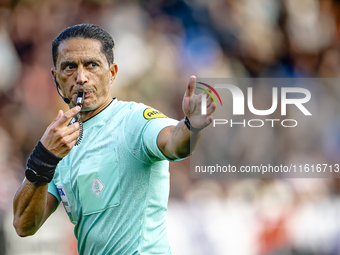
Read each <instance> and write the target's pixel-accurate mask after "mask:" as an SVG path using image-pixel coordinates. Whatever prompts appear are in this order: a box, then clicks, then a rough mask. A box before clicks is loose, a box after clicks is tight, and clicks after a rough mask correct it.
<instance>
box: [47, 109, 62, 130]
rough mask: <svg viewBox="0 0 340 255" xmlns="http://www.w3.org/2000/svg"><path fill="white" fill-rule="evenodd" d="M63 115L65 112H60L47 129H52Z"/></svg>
mask: <svg viewBox="0 0 340 255" xmlns="http://www.w3.org/2000/svg"><path fill="white" fill-rule="evenodd" d="M63 114H64V112H63V110H59V112H58V115H57V117H55V118H54V120H53V121H52V123H51V124H50V125H49V126H48V127H47V129H49V128H50V127H52V126H53V124H54V123H56V122H57V121H58V120H59V119H60V118H61V116H63Z"/></svg>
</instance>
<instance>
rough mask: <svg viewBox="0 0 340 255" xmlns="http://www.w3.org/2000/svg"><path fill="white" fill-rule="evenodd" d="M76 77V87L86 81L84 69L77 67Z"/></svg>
mask: <svg viewBox="0 0 340 255" xmlns="http://www.w3.org/2000/svg"><path fill="white" fill-rule="evenodd" d="M76 75H77V78H76V83H77V84H78V85H84V84H85V83H86V82H87V81H88V79H87V75H86V70H85V69H84V67H82V66H79V67H78V69H77V72H76Z"/></svg>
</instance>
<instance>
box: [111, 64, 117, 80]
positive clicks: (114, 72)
mask: <svg viewBox="0 0 340 255" xmlns="http://www.w3.org/2000/svg"><path fill="white" fill-rule="evenodd" d="M117 72H118V66H117V64H115V63H113V64H111V65H110V76H111V77H110V84H112V83H113V81H114V80H115V79H116V75H117Z"/></svg>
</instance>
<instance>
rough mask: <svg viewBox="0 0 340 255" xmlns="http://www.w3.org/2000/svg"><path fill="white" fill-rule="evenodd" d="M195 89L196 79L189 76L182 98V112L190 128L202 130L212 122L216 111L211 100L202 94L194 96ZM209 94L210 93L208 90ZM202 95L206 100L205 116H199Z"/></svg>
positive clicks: (205, 94)
mask: <svg viewBox="0 0 340 255" xmlns="http://www.w3.org/2000/svg"><path fill="white" fill-rule="evenodd" d="M195 87H196V77H195V76H193V75H192V76H191V77H190V79H189V83H188V87H187V90H186V92H185V94H184V97H183V103H182V107H183V112H184V114H185V115H186V116H187V117H188V118H189V120H190V124H191V126H193V127H194V128H204V127H206V126H208V125H209V124H210V123H211V122H212V121H213V119H214V118H213V116H211V115H212V114H213V113H214V112H215V109H216V105H215V103H214V101H213V99H212V98H211V97H210V96H209V95H208V94H207V93H206V92H204V93H203V94H199V95H195V94H194V90H195ZM209 92H211V91H210V90H209ZM202 95H203V96H205V97H206V98H207V114H206V115H202V114H201V101H202Z"/></svg>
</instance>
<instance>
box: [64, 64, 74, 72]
mask: <svg viewBox="0 0 340 255" xmlns="http://www.w3.org/2000/svg"><path fill="white" fill-rule="evenodd" d="M75 68H76V65H73V64H69V65H65V67H64V70H65V71H72V70H74V69H75Z"/></svg>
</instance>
